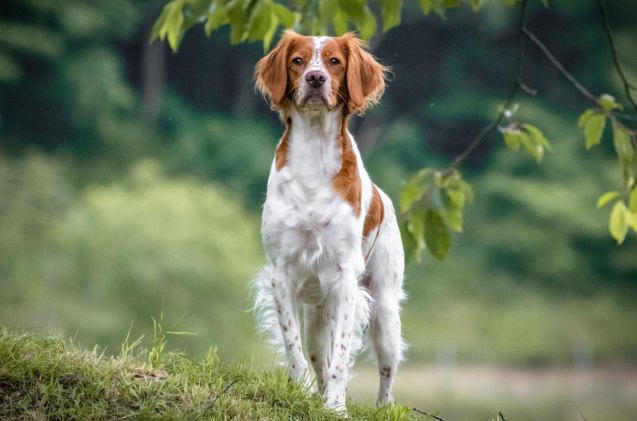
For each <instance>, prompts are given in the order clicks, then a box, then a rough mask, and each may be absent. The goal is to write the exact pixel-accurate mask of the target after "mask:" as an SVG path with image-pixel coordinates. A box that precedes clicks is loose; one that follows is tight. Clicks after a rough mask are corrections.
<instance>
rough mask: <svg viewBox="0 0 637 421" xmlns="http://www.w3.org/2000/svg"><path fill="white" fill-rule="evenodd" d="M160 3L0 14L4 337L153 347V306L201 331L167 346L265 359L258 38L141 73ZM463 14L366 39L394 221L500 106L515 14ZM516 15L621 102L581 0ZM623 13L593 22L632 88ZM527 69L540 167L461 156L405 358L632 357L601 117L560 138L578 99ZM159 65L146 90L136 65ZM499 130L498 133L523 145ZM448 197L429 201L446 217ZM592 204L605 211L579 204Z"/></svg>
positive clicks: (225, 40) (26, 6) (373, 157)
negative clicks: (403, 200)
mask: <svg viewBox="0 0 637 421" xmlns="http://www.w3.org/2000/svg"><path fill="white" fill-rule="evenodd" d="M319 3H321V2H319ZM439 3H440V2H439ZM164 4H165V3H164V2H163V1H160V0H158V1H156V2H155V1H152V2H141V1H124V0H119V1H109V2H107V1H97V2H91V3H90V4H89V3H85V2H80V1H75V0H62V1H59V2H56V4H55V6H53V5H52V4H49V3H46V2H42V1H39V0H27V1H18V0H9V1H7V2H5V4H3V8H2V11H1V12H0V14H1V15H0V33H1V34H2V36H0V322H1V323H2V324H9V325H19V326H33V325H34V324H36V325H37V324H39V325H40V326H42V327H43V328H46V329H49V328H51V329H57V330H63V331H64V333H67V334H70V335H73V334H74V332H75V331H78V337H79V338H80V339H81V340H82V342H83V343H84V344H86V345H89V346H92V345H93V344H94V343H95V342H97V343H99V344H101V345H108V346H109V347H111V349H113V347H115V348H117V347H118V344H119V343H120V342H121V341H122V339H123V338H124V337H125V336H126V332H127V331H128V329H129V327H130V323H131V322H134V325H133V332H132V337H135V336H137V335H138V334H141V333H142V332H146V333H147V332H149V331H150V330H151V329H152V319H151V317H154V318H155V319H159V316H160V314H161V313H162V311H163V314H164V324H165V325H166V330H178V331H190V332H195V333H197V334H198V335H197V336H189V335H187V336H179V337H175V338H171V340H170V344H175V345H177V346H179V347H182V348H185V349H187V350H189V351H194V352H197V353H199V352H202V351H204V350H206V349H207V348H208V347H209V346H210V345H213V346H218V347H219V350H220V354H221V355H222V356H223V357H224V358H225V357H228V358H233V359H238V358H241V357H243V356H245V355H250V354H255V355H257V356H258V355H261V356H263V347H262V346H261V345H260V342H259V341H258V335H257V334H256V333H255V330H254V328H253V322H252V316H251V315H250V314H249V313H246V310H247V308H248V307H249V303H248V292H247V285H248V283H249V280H250V278H251V276H252V274H253V273H255V272H256V270H257V267H258V266H259V265H260V264H261V262H262V255H263V253H262V251H261V248H260V247H259V245H258V230H259V227H258V217H257V216H256V213H257V212H258V209H259V207H260V206H261V203H262V201H263V192H264V191H265V185H266V177H267V173H268V169H269V167H270V163H271V159H272V151H273V149H274V147H275V144H276V142H277V138H278V137H279V136H280V133H281V129H280V124H279V122H278V121H277V116H276V114H275V113H273V112H271V110H269V109H268V107H267V105H266V104H265V103H264V101H263V100H262V98H259V97H258V96H257V95H255V94H254V90H253V85H252V79H251V77H252V70H253V65H254V63H256V61H257V60H258V58H259V57H260V56H261V55H262V53H263V50H262V46H261V45H259V44H254V43H253V44H242V45H236V46H230V42H229V41H230V39H231V37H232V34H231V31H230V28H229V27H228V26H221V27H219V29H218V30H217V31H215V32H214V34H213V36H212V37H210V38H208V37H206V36H205V34H204V33H203V32H204V31H194V30H193V31H188V32H187V33H185V34H184V42H183V43H182V44H181V47H180V51H179V53H178V54H167V52H166V51H165V50H162V49H161V46H159V44H154V45H153V46H152V47H153V48H159V50H158V51H159V53H158V54H159V56H160V57H161V58H162V60H163V61H161V60H159V61H158V62H152V63H155V64H152V63H151V64H149V62H148V61H147V58H146V57H147V54H148V48H149V46H148V37H149V32H150V28H151V26H152V22H153V21H154V20H155V19H156V17H157V16H158V14H159V13H160V12H161V7H162V6H163V5H164ZM339 4H340V3H339ZM464 4H465V7H459V8H457V9H449V10H447V11H446V15H445V19H444V20H443V19H441V18H439V16H438V15H435V14H434V15H430V16H428V17H423V14H422V10H420V7H421V5H420V4H417V3H415V2H413V3H410V2H404V5H403V12H402V16H401V22H402V24H401V25H399V26H396V27H394V28H393V29H392V30H391V31H389V32H387V33H385V34H383V35H379V36H378V37H376V38H372V40H371V44H372V45H373V46H374V53H375V55H377V56H378V57H379V58H380V59H381V60H382V61H383V63H386V64H391V65H392V70H393V73H394V77H393V80H391V81H390V84H389V87H388V89H387V91H386V94H385V96H384V98H383V104H382V106H380V107H377V108H376V109H374V110H371V111H370V112H369V113H368V114H367V115H366V117H365V118H364V119H358V118H354V119H353V120H352V122H351V128H352V131H353V132H354V134H355V137H356V139H357V142H358V143H359V145H360V148H361V151H362V153H363V155H364V158H365V162H366V165H367V166H368V169H369V171H370V173H371V174H372V176H373V178H374V181H375V182H376V183H377V184H379V185H380V186H381V187H382V188H383V189H384V190H386V191H387V192H388V193H389V194H390V196H391V197H392V198H393V199H394V202H395V203H396V204H397V205H398V204H399V203H400V200H399V198H400V191H401V189H402V188H403V186H404V185H405V182H406V180H408V179H409V177H410V174H414V173H416V172H417V171H419V170H420V169H421V168H423V167H430V168H445V167H446V166H447V165H448V163H449V162H450V161H451V160H452V159H453V157H455V156H457V155H458V154H459V153H460V152H461V151H462V150H464V148H465V147H466V146H467V144H468V143H469V142H470V140H471V139H472V137H473V136H474V134H475V133H477V132H478V131H479V130H480V129H481V128H482V127H484V126H485V125H486V124H488V123H489V121H491V120H492V119H493V116H495V115H496V114H497V113H498V112H499V111H500V109H501V105H502V98H503V97H505V96H506V92H505V90H506V89H507V88H508V86H503V85H502V83H503V82H502V81H509V80H510V77H511V75H512V69H511V67H512V64H513V63H512V62H511V60H510V59H511V58H512V57H514V56H515V45H514V42H512V40H513V39H514V38H515V37H514V34H515V30H516V29H515V27H514V20H515V18H514V16H515V9H510V8H508V7H502V5H501V3H500V2H484V4H483V6H482V7H483V8H482V11H481V13H479V14H475V13H473V12H472V11H471V9H470V8H469V7H466V5H467V4H468V3H467V2H465V3H464ZM529 4H530V5H532V6H534V7H532V8H530V10H529V16H528V25H529V27H531V28H542V39H543V40H544V42H546V44H547V45H549V46H551V49H552V51H554V53H555V54H556V55H557V56H558V57H560V58H563V59H564V63H566V64H568V67H569V69H570V70H571V71H572V72H573V73H574V74H575V76H576V77H577V78H578V80H580V81H581V82H582V83H583V84H584V85H586V86H587V87H589V89H591V91H593V92H621V84H620V83H619V80H618V78H617V77H616V75H615V73H614V71H613V69H612V68H611V61H610V56H609V53H608V49H607V47H606V45H605V40H604V38H603V34H602V32H601V30H599V31H595V30H591V28H595V27H597V26H596V25H598V16H597V12H596V9H595V4H594V2H593V1H587V2H575V3H573V2H555V3H552V4H551V5H550V8H548V9H546V8H544V6H542V5H541V3H540V2H537V1H532V2H530V3H529ZM636 7H637V3H634V2H620V3H613V4H612V7H611V10H610V12H611V19H612V22H613V30H614V34H615V36H616V40H617V45H618V50H619V52H620V56H621V59H622V64H623V65H624V66H625V69H626V73H627V75H628V77H629V80H636V78H637V61H636V60H635V57H633V55H630V54H629V52H630V51H633V50H634V48H635V39H637V25H635V18H634V16H637V9H636ZM378 30H379V31H380V28H378ZM406 39H407V40H409V41H410V42H405V40H406ZM273 41H274V39H273ZM414 46H417V47H414ZM525 60H527V61H528V63H529V66H527V67H525V71H524V74H523V76H524V81H525V83H526V84H527V85H528V86H530V87H532V88H534V89H537V91H538V98H536V99H534V100H533V101H532V102H531V101H527V100H526V99H524V98H520V100H519V110H518V111H517V113H516V114H515V118H516V121H518V122H521V121H533V122H539V123H538V126H539V127H541V128H542V132H543V134H544V135H545V136H546V138H547V139H550V140H551V146H552V150H551V153H547V154H544V155H543V163H542V165H537V163H536V161H535V157H533V156H532V155H530V154H528V153H524V154H522V153H512V152H511V151H510V150H508V149H505V148H502V147H501V146H502V142H501V141H496V139H487V140H486V141H485V142H484V143H483V144H481V145H480V147H479V148H478V149H476V151H475V153H474V154H473V155H471V156H470V157H469V158H468V159H467V160H466V161H465V162H464V164H463V168H462V175H463V176H464V177H465V180H466V181H469V182H470V183H471V185H472V190H473V196H474V197H473V205H472V206H470V207H466V208H465V211H464V213H463V214H462V222H463V224H462V227H463V234H462V235H461V236H458V235H457V234H456V233H455V231H453V230H452V231H450V232H449V233H448V235H449V238H450V239H451V241H453V242H454V247H453V249H452V250H451V252H450V255H449V256H450V258H449V259H448V261H447V262H446V263H444V264H441V263H439V262H437V261H436V260H435V259H432V258H431V257H430V256H428V255H425V256H423V264H421V265H411V266H410V267H409V269H408V275H407V281H406V287H407V290H408V291H409V295H410V300H409V301H408V302H407V303H406V306H405V312H404V315H405V316H404V321H405V331H406V332H405V336H406V339H407V340H408V342H410V343H411V344H412V346H411V349H410V354H409V357H410V359H411V360H412V361H422V360H427V361H433V360H438V361H443V362H444V361H446V359H448V358H452V357H453V355H452V357H449V356H445V355H446V353H449V352H448V350H449V349H455V355H456V357H455V358H456V359H457V360H459V361H461V362H465V361H494V360H498V361H506V362H511V363H523V364H525V363H526V364H547V363H564V362H569V361H574V360H575V355H577V354H578V352H579V351H577V350H578V349H584V350H585V351H586V350H588V351H586V352H590V353H591V354H592V357H591V358H592V359H593V360H594V361H634V356H635V355H637V354H636V352H635V351H636V347H637V345H636V344H637V341H636V340H635V338H634V335H633V330H634V328H633V327H634V324H635V321H636V320H637V314H635V311H634V301H635V298H636V297H635V294H636V293H637V288H636V287H635V282H634V281H635V279H637V268H636V264H637V263H636V260H635V255H637V250H636V249H635V247H636V244H635V241H634V236H631V235H628V236H626V238H625V241H624V244H623V245H622V247H621V248H617V247H616V244H615V243H616V242H615V241H613V240H612V239H611V238H610V237H608V234H607V230H608V226H607V223H606V222H605V219H606V217H607V216H608V217H610V215H611V213H612V209H613V208H614V207H615V206H620V205H616V203H615V202H614V200H616V199H619V198H621V199H622V200H623V201H624V203H625V204H626V206H627V208H630V203H631V202H630V200H631V198H630V197H629V196H627V195H626V193H625V192H624V191H623V187H624V183H623V182H622V180H623V176H624V175H623V174H621V172H620V171H619V170H618V166H617V158H616V153H615V142H614V141H613V133H614V132H613V130H612V129H613V122H612V119H610V118H609V117H606V119H605V121H606V129H605V130H604V131H602V133H601V138H599V144H598V146H596V147H594V148H591V149H590V151H588V152H587V151H586V149H585V143H586V140H585V136H584V134H583V133H582V132H581V131H580V132H578V131H575V130H573V128H574V127H575V125H576V124H577V121H578V116H580V115H581V114H582V112H583V111H584V108H586V107H585V106H584V107H583V106H582V101H581V98H580V97H578V96H577V94H576V93H574V92H573V91H572V88H571V87H570V86H568V85H565V84H564V83H563V81H562V80H561V79H560V78H559V75H557V74H556V72H555V71H554V69H553V68H552V67H550V66H549V65H548V64H547V63H546V61H545V60H544V59H543V58H542V57H541V56H540V55H539V54H538V52H537V51H535V50H533V49H532V48H528V49H527V56H526V58H525ZM153 66H154V67H153ZM144 68H150V70H151V72H150V74H151V76H153V77H158V80H159V86H160V88H159V89H160V91H159V92H158V95H157V100H156V101H157V103H156V104H155V105H157V110H158V111H157V116H156V118H155V119H149V118H147V117H145V116H144V113H143V112H142V109H143V107H144V105H146V104H147V102H148V101H149V100H148V98H147V97H145V95H144V93H143V92H144V89H145V86H146V83H147V79H148V78H149V74H148V71H145V70H143V69H144ZM159 70H162V71H165V75H164V76H163V77H161V75H159V76H158V75H157V74H155V73H152V71H157V72H159ZM507 85H508V82H507ZM617 97H618V98H620V96H619V95H617ZM617 102H621V101H620V99H617ZM593 108H594V109H595V110H596V111H595V112H596V113H600V112H601V113H602V114H604V113H603V110H602V111H600V109H599V108H598V104H595V105H594V106H593ZM604 115H605V116H606V114H604ZM510 123H511V121H507V122H506V124H504V125H503V129H511V130H521V131H524V132H525V133H527V134H528V135H529V136H530V135H531V132H530V131H529V130H528V129H526V130H525V129H524V128H523V126H521V125H520V126H515V125H513V126H511V125H510ZM620 136H621V135H620ZM595 140H597V139H595ZM521 142H522V141H521ZM523 148H524V146H523V145H522V144H520V149H523ZM524 150H527V149H524ZM431 176H432V179H433V180H435V177H433V173H431ZM442 181H443V180H439V181H438V182H439V183H440V185H439V186H437V188H438V191H437V193H436V195H437V197H436V198H435V200H433V201H428V202H426V203H427V205H428V206H432V209H437V210H441V211H442V210H444V211H445V212H447V211H450V213H449V215H447V216H446V218H448V219H449V221H451V222H453V223H457V222H458V221H457V217H458V214H457V212H458V208H457V205H455V206H456V207H453V206H450V207H446V206H445V205H444V204H445V202H444V197H443V196H442V195H443V190H444V188H445V187H446V185H445V184H444V183H442ZM609 186H611V187H609ZM612 186H618V187H612ZM441 188H442V189H443V190H441ZM607 190H612V191H616V192H618V195H614V194H611V195H609V196H606V198H605V200H608V202H607V203H606V206H605V207H603V208H602V209H601V210H600V209H596V207H595V205H596V203H597V202H598V199H599V196H600V194H601V193H602V192H605V191H607ZM436 195H434V196H436ZM469 196H470V194H467V193H466V192H465V203H467V199H468V198H469ZM626 200H628V201H626ZM423 203H425V202H423ZM602 204H603V203H602ZM246 209H247V210H246ZM615 213H617V211H615ZM454 218H455V219H454ZM625 222H626V221H625ZM620 228H621V227H620ZM618 231H621V230H618ZM621 232H623V231H621ZM621 232H620V233H621ZM425 241H426V238H425ZM440 244H441V245H443V246H444V243H440ZM226 314H230V315H231V316H227V315H226ZM78 329H79V330H78ZM451 354H453V353H451ZM266 358H267V357H266Z"/></svg>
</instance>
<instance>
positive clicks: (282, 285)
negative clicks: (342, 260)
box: [272, 264, 311, 388]
mask: <svg viewBox="0 0 637 421" xmlns="http://www.w3.org/2000/svg"><path fill="white" fill-rule="evenodd" d="M286 269H287V265H285V264H281V265H277V267H276V268H275V270H274V276H273V279H272V293H273V296H274V304H275V305H276V312H277V317H278V320H279V327H280V328H281V336H282V337H283V344H284V346H285V354H286V356H287V362H288V372H289V373H290V377H291V378H292V379H293V380H295V381H299V382H301V383H302V384H303V385H304V386H305V387H307V388H309V387H310V385H311V381H310V376H309V375H308V364H307V360H306V359H305V356H304V355H303V348H302V346H301V330H300V314H299V302H298V297H297V294H296V291H295V289H294V288H293V286H292V282H291V279H292V277H291V274H290V272H289V271H288V270H286Z"/></svg>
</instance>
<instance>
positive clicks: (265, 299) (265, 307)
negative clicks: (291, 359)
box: [251, 265, 285, 354]
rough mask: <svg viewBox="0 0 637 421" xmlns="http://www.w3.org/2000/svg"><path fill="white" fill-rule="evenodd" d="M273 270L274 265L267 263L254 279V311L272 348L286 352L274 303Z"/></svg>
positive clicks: (260, 329)
mask: <svg viewBox="0 0 637 421" xmlns="http://www.w3.org/2000/svg"><path fill="white" fill-rule="evenodd" d="M272 271H273V269H272V267H271V266H270V265H266V266H264V267H263V268H262V269H261V270H260V271H259V273H258V274H257V276H256V277H255V278H254V280H253V281H252V286H251V290H252V296H253V297H254V305H253V307H252V311H253V312H254V314H255V315H256V318H257V328H258V329H259V331H261V332H262V333H264V334H265V335H266V337H267V339H268V342H269V343H270V345H271V346H272V348H274V349H275V350H277V351H279V352H281V353H283V354H284V352H283V350H284V349H285V345H284V342H283V335H282V333H281V329H280V327H279V319H278V316H277V312H276V304H275V303H274V291H273V290H272V288H273V287H272V279H273V273H272Z"/></svg>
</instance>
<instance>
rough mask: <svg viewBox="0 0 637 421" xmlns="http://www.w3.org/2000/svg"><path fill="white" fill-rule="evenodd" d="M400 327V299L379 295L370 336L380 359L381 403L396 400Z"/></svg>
mask: <svg viewBox="0 0 637 421" xmlns="http://www.w3.org/2000/svg"><path fill="white" fill-rule="evenodd" d="M400 329H401V325H400V315H399V305H398V300H397V299H395V300H392V299H388V297H378V299H377V300H376V301H375V303H374V310H373V315H372V321H371V326H370V337H371V340H372V344H373V346H374V352H375V353H376V358H377V360H378V371H379V375H380V387H379V389H378V400H377V402H378V403H379V404H385V403H389V402H392V401H393V400H394V397H393V395H392V387H393V383H394V376H395V375H396V368H397V367H398V362H399V361H400V358H401V353H402V341H401V338H400Z"/></svg>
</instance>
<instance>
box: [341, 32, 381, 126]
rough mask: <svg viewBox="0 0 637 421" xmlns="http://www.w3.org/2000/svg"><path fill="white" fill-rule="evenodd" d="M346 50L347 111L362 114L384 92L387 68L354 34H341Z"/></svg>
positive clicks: (376, 101)
mask: <svg viewBox="0 0 637 421" xmlns="http://www.w3.org/2000/svg"><path fill="white" fill-rule="evenodd" d="M343 40H344V41H345V43H346V46H347V47H346V48H347V51H348V58H347V91H348V92H349V101H348V107H349V111H350V112H352V113H354V112H358V113H360V114H363V113H364V112H365V110H367V109H368V108H369V107H371V106H372V105H374V104H376V103H378V101H379V100H380V97H381V96H382V95H383V92H385V78H386V75H387V72H389V68H387V67H385V66H383V65H382V64H380V63H379V62H378V61H376V59H375V58H374V56H372V55H371V54H370V53H369V52H367V51H366V50H365V49H364V48H363V44H362V42H361V40H360V39H358V38H357V37H356V36H355V35H354V34H352V33H347V34H345V35H343Z"/></svg>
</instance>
